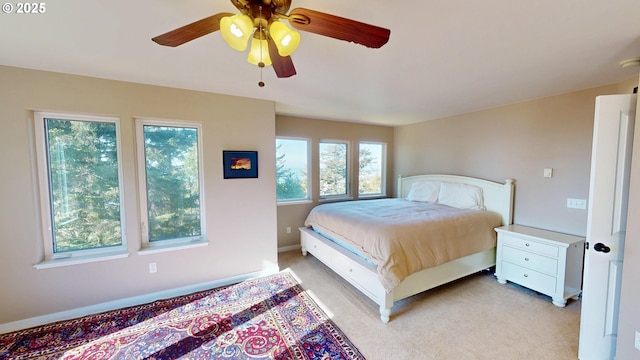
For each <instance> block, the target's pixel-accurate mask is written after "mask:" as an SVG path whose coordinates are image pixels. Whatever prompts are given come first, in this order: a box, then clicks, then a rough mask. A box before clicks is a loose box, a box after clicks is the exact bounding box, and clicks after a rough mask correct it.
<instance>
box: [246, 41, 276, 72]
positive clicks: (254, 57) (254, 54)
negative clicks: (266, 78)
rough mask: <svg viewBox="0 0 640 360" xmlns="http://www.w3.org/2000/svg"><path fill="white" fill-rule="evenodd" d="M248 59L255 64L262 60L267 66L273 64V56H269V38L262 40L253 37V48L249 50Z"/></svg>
mask: <svg viewBox="0 0 640 360" xmlns="http://www.w3.org/2000/svg"><path fill="white" fill-rule="evenodd" d="M261 48H262V50H261ZM261 51H262V53H261ZM247 61H248V62H250V63H251V64H253V65H258V63H259V62H260V61H262V62H263V63H264V65H265V66H269V65H271V57H269V44H268V43H267V40H260V39H257V38H255V37H254V38H253V39H251V50H249V56H248V57H247Z"/></svg>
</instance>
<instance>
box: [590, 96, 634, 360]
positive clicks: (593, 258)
mask: <svg viewBox="0 0 640 360" xmlns="http://www.w3.org/2000/svg"><path fill="white" fill-rule="evenodd" d="M635 108H636V95H607V96H599V97H597V98H596V109H595V120H594V130H593V148H592V155H591V182H590V187H589V213H588V215H587V244H588V249H587V250H586V251H585V265H584V280H583V293H582V309H581V318H580V344H579V349H578V357H579V358H580V359H581V360H590V359H598V360H602V359H613V358H614V356H615V353H616V336H617V330H618V304H619V302H620V299H619V297H620V281H621V276H622V260H623V255H624V253H623V252H624V238H625V228H626V222H627V203H628V198H629V196H628V195H629V171H630V168H631V150H632V145H633V126H634V121H635Z"/></svg>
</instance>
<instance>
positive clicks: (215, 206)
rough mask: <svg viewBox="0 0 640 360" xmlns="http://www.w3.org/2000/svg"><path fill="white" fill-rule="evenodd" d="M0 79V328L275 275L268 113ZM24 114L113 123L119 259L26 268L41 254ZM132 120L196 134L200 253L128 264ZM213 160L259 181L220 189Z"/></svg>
mask: <svg viewBox="0 0 640 360" xmlns="http://www.w3.org/2000/svg"><path fill="white" fill-rule="evenodd" d="M0 79H2V80H1V81H0V123H1V124H2V130H1V131H0V150H1V151H2V154H3V156H1V157H0V169H2V170H1V171H2V176H1V180H0V182H1V185H0V198H1V199H2V202H1V203H0V325H1V324H6V323H9V322H14V321H18V320H22V319H28V318H32V317H37V316H42V315H45V314H52V313H56V312H61V311H67V310H70V309H77V308H81V307H85V306H90V305H94V304H99V303H102V302H109V301H114V300H118V299H123V298H130V297H134V296H138V295H143V294H149V293H154V292H158V291H162V290H167V289H175V288H179V287H184V286H190V285H193V284H200V283H206V282H211V281H216V280H219V279H225V278H229V277H234V276H239V275H242V274H248V273H252V272H255V271H262V270H266V269H271V268H272V267H274V266H277V238H276V201H275V187H274V183H275V165H274V164H275V150H274V138H275V111H274V103H273V102H271V101H260V100H250V99H246V98H239V97H230V96H222V95H215V94H208V93H202V92H195V91H185V90H178V89H171V88H163V87H155V86H148V85H140V84H132V83H125V82H118V81H109V80H101V79H95V78H87V77H80V76H72V75H63V74H57V73H50V72H41V71H33V70H25V69H18V68H11V67H3V66H0ZM31 110H47V111H56V112H73V113H82V114H105V115H114V116H118V117H119V118H120V121H121V134H122V138H121V142H122V144H121V145H122V161H123V169H124V175H123V178H124V191H125V204H126V206H125V214H126V235H127V241H128V250H129V257H128V258H125V259H119V260H110V261H102V262H94V263H88V264H81V265H74V266H65V267H58V268H50V269H42V270H36V269H34V268H33V264H35V263H38V262H39V261H41V260H42V258H43V250H42V242H41V239H40V238H39V237H38V230H37V229H38V226H39V225H38V222H37V221H36V214H37V205H36V202H37V199H36V197H35V195H34V182H33V179H34V174H33V171H32V164H33V158H32V151H33V150H32V145H31V141H32V135H31V134H30V131H29V126H30V125H31V124H32V122H33V120H32V112H31ZM135 116H141V117H148V118H163V119H175V120H188V121H196V122H201V123H202V124H203V147H204V154H203V160H204V179H205V184H204V187H205V196H206V198H205V206H206V230H207V233H208V234H207V238H208V240H209V245H208V246H206V247H198V248H192V249H184V250H178V251H170V252H163V253H156V254H152V255H144V256H140V255H138V254H137V250H138V249H139V248H140V233H139V231H138V228H139V226H138V224H139V223H140V220H139V216H138V212H137V195H136V173H135V171H136V167H135V151H134V147H133V142H134V134H133V130H134V126H133V121H132V118H133V117H135ZM223 149H227V150H258V151H259V159H258V160H259V170H260V173H259V175H260V177H259V178H258V179H236V180H224V179H223V177H222V150H223ZM150 262H156V263H157V266H158V272H157V273H155V274H150V273H149V271H148V263H150Z"/></svg>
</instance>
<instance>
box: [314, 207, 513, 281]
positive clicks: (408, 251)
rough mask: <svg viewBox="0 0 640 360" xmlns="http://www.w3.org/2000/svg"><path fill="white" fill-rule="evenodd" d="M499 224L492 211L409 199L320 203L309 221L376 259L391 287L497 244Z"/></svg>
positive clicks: (322, 230) (369, 257)
mask: <svg viewBox="0 0 640 360" xmlns="http://www.w3.org/2000/svg"><path fill="white" fill-rule="evenodd" d="M500 225H501V217H500V215H499V214H497V213H495V212H492V211H486V210H470V209H457V208H454V207H451V206H447V205H441V204H433V203H428V202H417V201H408V200H406V199H378V200H358V201H346V202H339V203H331V204H322V205H319V206H316V207H315V208H313V209H312V210H311V212H310V213H309V215H308V216H307V219H306V221H305V226H307V227H311V228H313V229H314V230H316V231H319V232H320V233H323V234H325V236H326V237H329V238H333V239H339V240H340V241H342V242H344V243H345V244H347V245H348V246H349V247H351V248H353V250H355V251H356V252H357V253H359V254H361V255H362V256H363V257H365V258H367V259H369V260H370V261H371V262H373V263H374V264H375V265H376V268H377V272H378V277H379V279H380V281H381V283H382V285H383V286H384V288H385V289H386V290H387V291H391V290H392V289H393V288H395V287H396V286H397V285H398V284H399V283H400V282H401V281H402V280H404V279H405V278H406V277H407V276H409V275H411V274H413V273H415V272H418V271H421V270H424V269H427V268H430V267H434V266H437V265H440V264H443V263H446V262H448V261H451V260H454V259H458V258H461V257H464V256H467V255H471V254H474V253H477V252H481V251H484V250H487V249H490V248H493V247H495V246H496V233H495V231H494V230H493V229H494V228H496V227H498V226H500Z"/></svg>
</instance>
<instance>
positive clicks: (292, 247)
mask: <svg viewBox="0 0 640 360" xmlns="http://www.w3.org/2000/svg"><path fill="white" fill-rule="evenodd" d="M300 249H301V247H300V244H298V245H290V246H283V247H279V248H278V252H279V253H281V252H287V251H292V250H300Z"/></svg>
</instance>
